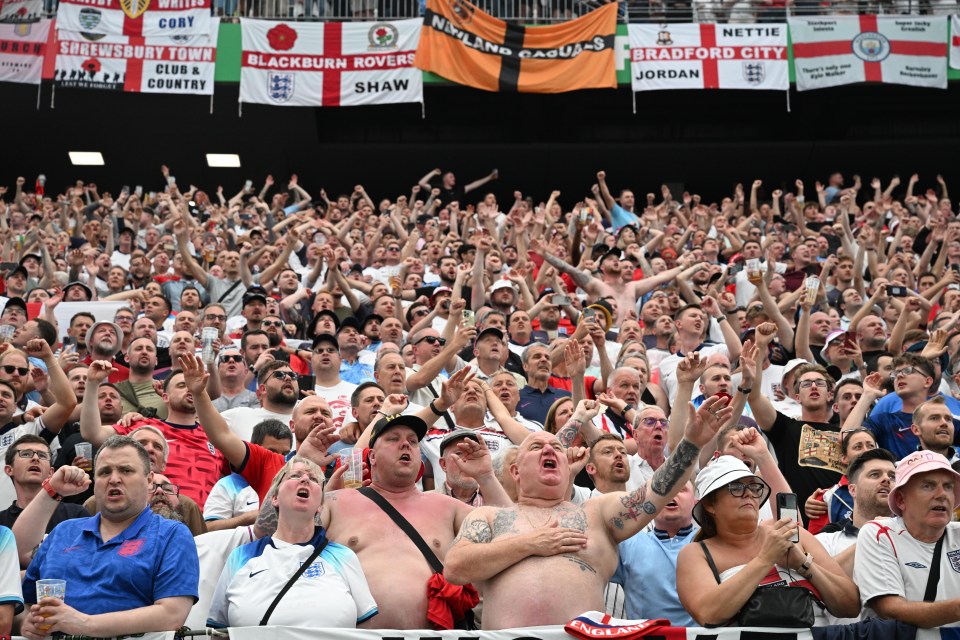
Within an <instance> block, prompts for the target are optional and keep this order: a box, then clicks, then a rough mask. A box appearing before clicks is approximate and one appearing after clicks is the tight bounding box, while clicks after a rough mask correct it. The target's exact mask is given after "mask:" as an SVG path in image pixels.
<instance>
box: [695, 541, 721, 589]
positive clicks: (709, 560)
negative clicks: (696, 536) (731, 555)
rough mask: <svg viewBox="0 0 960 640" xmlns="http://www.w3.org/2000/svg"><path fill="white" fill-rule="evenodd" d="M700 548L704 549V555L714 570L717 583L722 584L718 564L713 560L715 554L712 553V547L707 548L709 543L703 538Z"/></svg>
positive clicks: (711, 569)
mask: <svg viewBox="0 0 960 640" xmlns="http://www.w3.org/2000/svg"><path fill="white" fill-rule="evenodd" d="M700 548H701V549H703V557H704V558H706V559H707V564H708V565H710V571H713V577H714V579H715V580H716V581H717V584H720V572H718V571H717V565H716V563H714V561H713V556H712V555H710V549H707V545H706V543H705V542H703V541H702V540H701V541H700Z"/></svg>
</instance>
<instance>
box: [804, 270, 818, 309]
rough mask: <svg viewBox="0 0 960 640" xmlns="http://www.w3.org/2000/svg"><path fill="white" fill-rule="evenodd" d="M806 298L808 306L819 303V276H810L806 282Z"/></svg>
mask: <svg viewBox="0 0 960 640" xmlns="http://www.w3.org/2000/svg"><path fill="white" fill-rule="evenodd" d="M804 288H805V291H804V294H803V295H804V296H806V302H807V303H808V304H813V303H814V302H816V301H817V292H818V291H820V278H818V277H817V276H810V277H809V278H807V279H806V281H805V282H804Z"/></svg>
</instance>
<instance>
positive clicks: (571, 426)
mask: <svg viewBox="0 0 960 640" xmlns="http://www.w3.org/2000/svg"><path fill="white" fill-rule="evenodd" d="M579 434H580V423H579V422H577V421H576V420H574V419H573V418H570V419H569V420H567V424H565V425H563V427H562V428H561V429H560V430H559V431H557V440H559V441H560V444H562V445H563V446H564V447H569V446H570V445H572V444H573V441H574V440H576V439H577V435H579Z"/></svg>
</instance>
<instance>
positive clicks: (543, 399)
mask: <svg viewBox="0 0 960 640" xmlns="http://www.w3.org/2000/svg"><path fill="white" fill-rule="evenodd" d="M569 397H570V392H569V391H567V390H566V389H557V388H556V387H550V386H548V387H547V390H546V391H540V390H539V389H536V388H534V387H533V386H531V385H529V384H528V385H527V386H525V387H524V388H523V389H520V402H518V403H517V413H519V414H520V415H522V416H523V417H524V418H526V419H527V420H533V421H534V422H539V423H540V424H546V423H547V411H549V410H550V406H551V405H552V404H553V403H554V402H556V401H557V400H559V399H560V398H569ZM557 426H558V428H559V427H562V426H563V425H562V424H561V425H557Z"/></svg>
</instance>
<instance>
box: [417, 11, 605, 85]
mask: <svg viewBox="0 0 960 640" xmlns="http://www.w3.org/2000/svg"><path fill="white" fill-rule="evenodd" d="M617 6H618V5H617V3H615V2H614V3H610V4H607V5H605V6H603V7H601V8H599V9H596V10H594V11H591V12H590V13H588V14H587V15H585V16H582V17H580V18H577V19H576V20H570V21H569V22H563V23H560V24H555V25H549V26H545V27H524V26H523V25H517V24H508V23H506V22H504V21H503V20H499V19H497V18H494V17H493V16H491V15H489V14H487V13H484V12H483V11H481V10H480V9H478V8H477V7H475V6H474V5H472V4H470V3H469V2H466V0H427V10H426V13H425V14H424V17H423V33H422V34H421V36H420V46H419V47H418V48H417V60H416V65H417V67H419V68H420V69H423V70H424V71H432V72H433V73H436V74H437V75H439V76H442V77H444V78H446V79H447V80H451V81H453V82H457V83H459V84H463V85H466V86H468V87H474V88H476V89H483V90H485V91H504V92H506V91H520V92H522V93H561V92H565V91H575V90H577V89H616V88H617V70H616V61H615V59H614V40H615V38H616V33H617Z"/></svg>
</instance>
